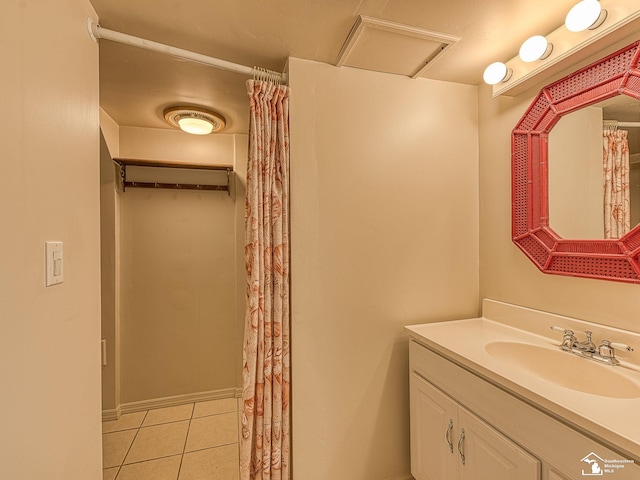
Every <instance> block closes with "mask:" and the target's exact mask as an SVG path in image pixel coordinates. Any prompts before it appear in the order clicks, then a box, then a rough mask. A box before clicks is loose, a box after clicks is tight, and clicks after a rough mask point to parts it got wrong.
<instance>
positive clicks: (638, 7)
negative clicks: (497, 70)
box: [491, 0, 640, 97]
mask: <svg viewBox="0 0 640 480" xmlns="http://www.w3.org/2000/svg"><path fill="white" fill-rule="evenodd" d="M574 2H575V5H574V7H573V8H572V9H571V12H570V13H569V14H567V15H566V24H561V25H560V26H559V27H558V28H556V29H555V30H554V31H552V32H549V33H548V34H546V35H545V38H546V40H547V42H548V45H547V47H545V49H544V52H543V53H542V56H541V57H539V58H536V57H535V56H534V58H535V59H542V60H544V61H541V62H537V61H530V60H529V61H524V60H522V59H521V58H520V56H518V55H516V56H515V57H513V58H511V59H510V60H507V61H506V62H504V63H505V65H506V66H507V69H511V70H512V71H513V74H512V75H511V77H510V78H509V79H508V80H503V81H502V82H498V83H495V84H492V85H491V87H492V88H491V91H492V94H493V96H494V97H497V96H498V95H505V94H507V92H508V94H509V95H517V94H519V93H522V92H523V91H525V90H526V89H527V88H529V87H530V86H532V85H533V84H535V83H536V82H540V81H541V80H542V79H545V78H548V77H549V76H551V75H553V74H557V73H558V72H560V71H562V70H563V69H564V68H567V67H568V66H569V65H570V64H571V63H575V62H579V61H581V60H584V59H586V58H587V57H588V56H589V55H590V52H592V51H593V50H594V48H592V49H591V50H590V49H588V48H586V47H589V46H591V45H593V46H596V47H598V45H597V44H598V42H601V41H603V40H604V39H605V38H607V37H610V38H614V37H615V38H620V37H616V35H617V34H618V30H621V29H622V28H623V27H628V26H631V25H632V24H633V23H634V22H637V21H640V2H639V1H638V0H582V1H580V2H579V3H577V2H578V0H574ZM574 2H572V3H574ZM609 5H612V6H611V7H608V6H609ZM607 8H608V9H607ZM581 11H582V12H585V11H592V13H591V14H590V15H589V14H587V15H586V17H587V20H583V23H582V26H581V27H578V26H575V25H576V24H575V23H574V22H576V20H574V18H582V17H583V15H584V14H583V13H580V12H581ZM576 12H577V13H576ZM579 28H582V31H578V33H575V32H574V31H571V30H570V29H576V30H578V29H579ZM613 34H616V35H613ZM620 35H622V31H621V33H620ZM624 35H626V33H625V34H624ZM540 43H542V42H540ZM549 45H553V47H552V48H553V51H551V49H550V48H549ZM598 48H601V47H598ZM525 58H528V57H527V56H526V55H525ZM543 73H544V75H546V77H541V76H540V75H541V74H543Z"/></svg>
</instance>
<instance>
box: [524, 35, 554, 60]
mask: <svg viewBox="0 0 640 480" xmlns="http://www.w3.org/2000/svg"><path fill="white" fill-rule="evenodd" d="M551 49H553V46H552V45H551V44H550V43H549V42H547V39H546V38H544V37H543V36H542V35H534V36H533V37H530V38H528V39H526V40H525V41H524V43H523V44H522V46H521V47H520V58H521V59H522V61H523V62H534V61H536V60H540V59H543V58H547V57H548V56H549V55H550V54H551Z"/></svg>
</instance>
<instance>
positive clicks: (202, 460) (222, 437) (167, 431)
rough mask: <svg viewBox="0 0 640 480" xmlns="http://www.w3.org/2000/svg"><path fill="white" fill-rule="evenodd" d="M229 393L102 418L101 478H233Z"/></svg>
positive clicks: (234, 433)
mask: <svg viewBox="0 0 640 480" xmlns="http://www.w3.org/2000/svg"><path fill="white" fill-rule="evenodd" d="M238 441H239V440H238V402H237V400H236V399H235V398H229V399H222V400H212V401H208V402H199V403H190V404H187V405H179V406H177V407H168V408H159V409H156V410H148V411H145V412H137V413H128V414H124V415H122V416H121V417H120V418H119V419H118V420H114V421H110V422H104V423H103V424H102V457H103V468H104V470H103V479H104V480H201V479H203V480H204V479H206V480H237V479H238V478H239V473H238V463H239V450H238V448H239V447H238Z"/></svg>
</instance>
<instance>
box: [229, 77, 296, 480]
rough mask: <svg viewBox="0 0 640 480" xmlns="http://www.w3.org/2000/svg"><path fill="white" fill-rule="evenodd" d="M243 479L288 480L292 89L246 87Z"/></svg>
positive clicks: (252, 83)
mask: <svg viewBox="0 0 640 480" xmlns="http://www.w3.org/2000/svg"><path fill="white" fill-rule="evenodd" d="M247 93H248V95H249V103H250V126H249V160H248V165H247V200H246V211H245V235H246V240H245V261H246V270H247V311H246V316H245V333H244V345H243V369H242V376H243V392H242V401H243V410H242V420H241V423H242V425H241V439H240V480H254V479H256V480H288V479H289V466H290V462H289V451H290V445H289V442H290V440H289V439H290V435H289V381H290V372H289V87H286V86H283V85H276V84H275V83H272V82H269V81H263V80H255V79H254V80H249V81H247Z"/></svg>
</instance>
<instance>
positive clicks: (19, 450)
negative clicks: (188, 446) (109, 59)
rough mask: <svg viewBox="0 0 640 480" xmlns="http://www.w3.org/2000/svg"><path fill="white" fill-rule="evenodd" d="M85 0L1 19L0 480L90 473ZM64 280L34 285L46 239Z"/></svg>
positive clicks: (94, 284) (96, 290)
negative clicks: (59, 255)
mask: <svg viewBox="0 0 640 480" xmlns="http://www.w3.org/2000/svg"><path fill="white" fill-rule="evenodd" d="M88 17H91V18H94V19H95V18H96V15H95V12H94V11H93V9H92V7H91V5H90V3H89V2H88V1H87V0H66V1H64V2H3V6H2V14H1V15H0V58H2V72H3V75H1V76H0V92H2V107H3V109H4V111H5V112H10V113H8V114H5V115H3V116H2V117H1V118H0V145H1V146H2V160H1V161H0V162H1V164H2V178H3V180H2V188H0V205H1V207H0V225H2V227H1V228H2V236H1V237H0V324H1V326H2V334H1V335H0V379H1V382H2V409H1V411H0V430H1V432H2V434H1V435H2V441H1V448H0V465H2V477H3V478H7V479H44V478H46V479H51V480H69V479H73V480H80V479H83V480H84V479H91V480H97V479H99V478H102V472H101V422H100V250H99V249H100V224H99V213H100V212H99V195H98V192H99V181H100V179H99V175H100V170H99V168H100V164H99V151H98V148H99V130H98V116H99V113H98V45H97V44H95V43H93V42H92V41H91V40H90V38H89V36H88V35H87V30H86V24H87V18H88ZM49 240H54V241H62V242H63V243H64V283H62V284H59V285H56V286H52V287H48V288H46V287H45V264H44V259H45V254H44V252H45V242H46V241H49Z"/></svg>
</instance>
